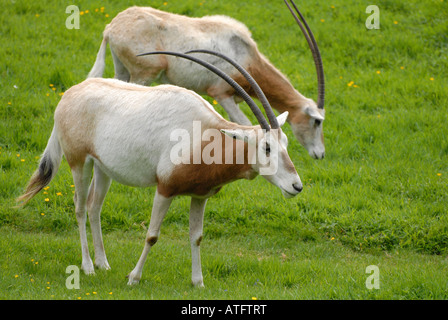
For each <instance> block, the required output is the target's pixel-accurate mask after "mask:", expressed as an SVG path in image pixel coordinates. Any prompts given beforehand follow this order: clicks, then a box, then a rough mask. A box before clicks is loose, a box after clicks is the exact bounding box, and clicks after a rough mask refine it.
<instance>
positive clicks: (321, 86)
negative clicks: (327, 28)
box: [284, 0, 325, 109]
mask: <svg viewBox="0 0 448 320" xmlns="http://www.w3.org/2000/svg"><path fill="white" fill-rule="evenodd" d="M284 1H285V3H286V6H287V7H288V9H289V11H291V14H292V15H293V17H294V19H295V20H296V22H297V24H298V25H299V27H300V29H301V30H302V32H303V35H304V36H305V38H306V41H307V42H308V45H309V47H310V49H311V52H312V53H313V58H314V64H315V65H316V72H317V89H318V97H317V107H318V108H319V109H323V108H324V104H325V78H324V67H323V64H322V57H321V55H320V51H319V47H318V46H317V42H316V39H315V38H314V35H313V33H312V32H311V29H310V27H309V26H308V23H306V20H305V18H304V17H303V15H302V13H300V11H299V9H297V6H296V4H295V3H294V1H292V0H290V1H291V3H292V5H293V6H294V9H295V10H296V12H297V13H298V15H299V17H300V19H299V18H298V17H297V15H296V14H295V13H294V11H293V10H292V9H291V6H290V5H289V3H288V2H287V0H284ZM302 22H303V24H302ZM304 25H305V27H304ZM305 28H306V30H305Z"/></svg>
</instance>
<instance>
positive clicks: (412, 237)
mask: <svg viewBox="0 0 448 320" xmlns="http://www.w3.org/2000/svg"><path fill="white" fill-rule="evenodd" d="M4 2H5V5H2V12H1V14H0V34H1V37H2V39H4V40H5V41H2V45H1V46H0V62H1V63H0V88H1V90H0V117H1V118H0V119H1V121H0V147H1V149H0V242H1V247H0V257H2V259H1V262H0V263H1V268H0V298H1V299H77V298H78V297H81V298H82V299H110V298H112V299H147V298H150V299H251V298H252V297H257V298H258V299H447V298H448V284H447V281H446V277H444V275H446V272H447V258H446V256H447V254H448V250H447V247H448V217H447V204H448V187H447V185H448V138H447V136H448V129H447V126H446V124H447V122H448V107H447V106H448V98H447V93H448V86H447V83H448V77H447V74H448V58H447V57H448V36H447V35H448V25H447V24H446V16H447V15H448V4H447V3H446V1H438V0H427V1H416V0H413V1H386V0H384V1H377V3H375V4H377V5H378V6H379V8H380V10H381V13H380V17H381V29H379V30H367V29H366V28H365V20H366V18H367V16H368V14H366V13H365V8H366V7H367V5H369V4H371V3H369V2H359V1H342V0H335V1H333V2H331V3H330V2H328V3H327V2H323V3H316V2H313V1H301V2H300V4H299V5H300V8H301V9H302V12H303V13H304V15H305V16H306V17H307V20H308V22H309V24H310V25H311V27H312V29H313V31H314V34H315V36H316V38H317V40H318V43H319V47H320V49H321V52H322V56H323V62H324V67H325V76H326V81H327V82H326V83H327V96H326V120H325V122H324V133H325V143H326V157H325V159H324V160H322V161H316V160H313V159H311V158H310V157H309V156H308V154H307V152H306V151H305V150H304V149H303V148H302V147H301V146H300V145H299V144H298V142H297V141H296V140H295V139H294V138H293V135H292V132H291V130H290V128H289V126H287V125H286V126H285V129H284V131H285V133H286V134H287V135H288V137H289V141H290V146H289V153H290V156H291V158H292V159H293V162H294V164H295V165H296V168H297V171H298V173H299V175H300V177H301V179H302V181H303V182H304V191H303V192H302V193H301V194H300V195H299V196H298V197H296V198H294V199H291V200H285V199H284V198H283V197H282V196H281V193H280V191H279V190H278V189H276V188H275V187H274V186H272V185H270V184H269V183H268V182H266V181H265V180H264V179H262V178H260V177H258V178H257V179H255V180H254V181H237V182H235V183H233V184H230V185H228V186H226V187H224V188H223V190H222V191H221V192H220V193H218V194H217V195H216V196H215V197H213V198H211V199H210V200H209V202H208V205H207V208H206V214H205V226H204V240H203V242H202V244H201V247H202V261H203V273H204V282H205V286H206V288H205V289H204V290H198V289H195V288H192V287H191V286H190V272H191V270H190V268H191V267H190V253H189V243H188V208H189V200H188V198H178V199H176V200H175V201H174V202H173V204H172V206H171V208H170V211H169V212H168V214H167V217H166V219H165V221H164V224H163V225H162V234H161V238H160V241H159V242H158V243H157V246H155V247H154V250H153V251H152V252H151V254H150V256H149V258H148V261H147V264H146V266H145V269H144V273H143V279H142V281H141V283H140V284H139V285H138V286H134V287H128V286H127V285H126V280H125V278H124V277H125V275H127V274H128V273H129V272H130V271H131V270H132V268H133V267H134V265H135V263H136V262H137V260H138V257H139V256H140V253H141V250H142V247H143V241H144V235H145V228H144V227H147V226H148V222H149V217H150V208H151V203H152V197H153V195H154V188H152V189H136V188H130V187H126V186H122V185H119V184H117V183H113V185H112V187H111V190H110V192H109V194H108V196H107V198H106V202H105V204H104V207H103V212H102V224H103V233H104V237H105V246H106V253H107V254H108V259H109V262H110V264H111V267H112V270H111V271H108V272H98V273H97V275H96V276H95V277H87V276H84V275H82V276H81V289H80V290H68V289H67V288H66V287H65V280H66V278H67V276H68V274H66V273H65V268H66V267H67V266H69V265H78V266H79V265H80V262H81V261H80V260H81V258H80V244H79V236H78V231H77V225H76V219H75V216H74V207H73V201H72V195H73V193H72V192H73V188H72V187H71V185H72V184H73V182H72V178H71V175H70V171H69V168H68V165H67V164H66V162H65V160H63V162H62V165H61V168H60V170H59V173H58V175H57V176H56V178H55V179H54V180H53V181H52V183H51V184H50V188H49V189H48V190H47V191H46V192H47V194H43V193H41V194H39V195H38V196H36V198H35V199H34V200H33V201H32V202H31V203H30V204H29V205H28V206H26V207H25V208H23V209H19V210H17V209H13V208H12V206H13V205H14V204H15V203H14V199H15V198H16V197H17V196H19V195H20V193H21V192H22V191H23V188H24V186H25V184H26V182H27V181H28V179H29V178H30V176H31V174H32V172H33V171H34V170H35V169H36V166H37V157H39V155H40V154H41V152H42V151H43V149H44V148H45V145H46V143H47V139H48V138H49V135H50V133H51V129H52V126H53V120H52V118H53V111H54V109H55V108H56V105H57V103H58V101H59V99H60V95H59V94H60V93H62V92H64V91H65V90H66V89H67V88H69V87H71V86H72V85H74V84H76V83H79V82H81V81H82V80H84V79H85V77H86V75H87V73H88V72H89V70H90V68H91V66H92V65H93V62H94V60H95V57H96V53H97V50H98V48H99V45H100V42H101V33H102V31H103V29H104V27H105V25H106V24H107V23H108V22H110V20H111V19H112V18H113V17H114V16H115V15H116V14H117V13H118V12H120V11H122V10H124V9H125V8H127V6H128V4H126V3H120V2H118V1H108V2H104V1H94V0H92V1H83V3H82V4H79V7H80V10H83V11H85V10H89V13H85V14H84V15H83V16H81V25H80V29H79V30H69V29H66V28H65V20H66V18H67V17H68V14H65V8H66V6H67V5H69V4H72V3H69V2H66V3H65V2H60V1H45V2H38V1H34V2H30V1H25V0H20V1H14V3H13V2H12V1H4ZM200 2H201V1H199V0H195V1H192V0H188V1H176V2H174V1H167V4H166V5H164V1H149V2H148V1H143V0H142V1H134V4H136V5H151V6H153V7H156V8H161V9H163V10H167V11H171V12H176V13H181V14H187V15H190V16H202V15H207V14H227V15H230V16H232V17H234V18H236V19H238V20H240V21H243V22H244V23H245V24H246V25H247V26H248V27H249V29H250V30H251V31H252V33H253V37H254V39H255V40H256V41H257V43H258V46H259V48H260V50H261V51H262V52H263V53H264V54H265V55H266V56H268V57H269V59H270V60H271V61H272V62H273V63H274V64H275V65H276V66H277V67H278V68H279V69H280V70H282V71H283V72H284V73H285V74H286V75H287V76H288V77H289V78H290V79H291V81H292V83H293V84H294V86H295V87H296V88H298V90H299V91H301V92H302V93H303V94H304V95H306V96H308V97H313V98H314V97H315V95H316V80H315V78H316V77H315V70H314V65H313V63H312V58H311V54H310V52H309V49H308V48H307V46H306V43H305V41H304V39H303V37H302V36H301V34H300V33H299V32H300V31H299V29H298V27H297V26H296V25H295V22H294V21H293V19H292V17H291V16H290V14H289V13H288V11H287V10H286V8H285V6H284V4H283V2H282V1H280V0H278V1H267V0H266V1H256V2H249V3H242V2H241V1H233V0H232V1H225V2H224V1H210V0H208V1H202V5H200ZM102 6H104V7H105V9H104V12H100V11H101V10H99V12H95V8H100V7H102ZM332 6H334V8H333V7H332ZM106 14H108V15H109V17H106ZM322 20H323V21H322ZM394 22H396V23H394ZM105 76H107V77H112V76H113V68H112V59H111V56H110V53H108V55H107V69H106V74H105ZM50 84H52V85H53V86H54V88H55V90H52V89H51V87H50ZM242 107H243V110H244V111H245V112H246V114H248V115H249V116H250V114H249V112H250V111H249V108H248V107H247V106H246V105H243V106H242ZM217 110H218V111H219V112H221V113H223V111H222V109H221V108H220V107H219V106H218V107H217ZM223 114H224V113H223ZM251 118H252V119H254V117H251ZM45 199H49V201H45ZM92 249H93V248H92V246H91V251H92ZM31 259H33V260H34V261H31ZM36 262H38V264H36ZM369 265H377V266H378V267H379V270H380V281H381V287H380V289H379V290H368V289H366V287H365V280H366V278H367V276H368V274H366V273H365V269H366V267H367V266H369ZM16 275H17V277H16ZM31 279H33V281H31ZM47 282H49V284H48V283H47ZM47 287H49V289H47ZM93 292H96V293H97V294H93ZM110 292H112V294H109V293H110ZM87 293H89V295H87Z"/></svg>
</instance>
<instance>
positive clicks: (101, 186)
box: [87, 165, 112, 270]
mask: <svg viewBox="0 0 448 320" xmlns="http://www.w3.org/2000/svg"><path fill="white" fill-rule="evenodd" d="M93 172H94V174H93V180H92V184H91V185H90V189H89V196H88V198H87V212H88V213H89V221H90V228H91V230H92V238H93V245H94V248H95V266H96V267H97V268H99V269H106V270H109V269H110V266H109V263H108V261H107V258H106V252H105V250H104V244H103V236H102V232H101V218H100V215H101V208H102V206H103V202H104V198H105V197H106V194H107V191H109V187H110V184H111V181H112V179H111V178H110V177H109V176H107V175H106V174H105V173H104V172H103V171H102V170H101V169H100V168H99V167H98V166H97V165H94V171H93Z"/></svg>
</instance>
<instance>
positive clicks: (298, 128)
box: [284, 0, 325, 159]
mask: <svg viewBox="0 0 448 320" xmlns="http://www.w3.org/2000/svg"><path fill="white" fill-rule="evenodd" d="M284 1H285V3H286V6H287V7H288V9H289V11H291V14H292V15H293V17H294V19H295V20H296V22H297V24H298V25H299V27H300V29H301V30H302V32H303V35H304V36H305V38H306V41H307V42H308V45H309V47H310V49H311V52H312V54H313V59H314V64H315V66H316V72H317V89H318V96H317V103H315V102H314V101H313V100H311V99H306V100H307V102H306V103H305V104H302V105H301V106H300V107H298V108H297V111H296V112H295V113H294V114H291V115H290V118H289V119H288V122H289V123H290V124H291V127H292V131H293V133H294V135H295V136H296V138H297V140H299V142H300V143H301V144H302V145H303V146H304V147H305V148H306V150H307V151H308V153H309V154H310V156H311V157H313V158H315V159H322V158H323V157H324V156H325V146H324V135H323V131H322V124H323V121H324V119H325V110H324V103H325V79H324V68H323V64H322V58H321V55H320V51H319V47H318V46H317V43H316V39H315V38H314V35H313V33H312V32H311V29H310V27H309V26H308V24H307V22H306V20H305V18H304V17H303V15H302V14H301V13H300V11H299V9H297V6H296V4H295V3H294V1H292V0H290V1H291V3H292V5H293V7H294V9H295V11H296V12H297V14H298V16H297V15H296V14H295V13H294V11H293V10H292V8H291V6H290V5H289V3H288V2H287V0H284Z"/></svg>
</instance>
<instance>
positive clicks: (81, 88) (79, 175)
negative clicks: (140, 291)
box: [18, 53, 302, 286]
mask: <svg viewBox="0 0 448 320" xmlns="http://www.w3.org/2000/svg"><path fill="white" fill-rule="evenodd" d="M171 54H173V53H171ZM176 55H180V56H183V57H184V58H187V59H190V60H193V61H196V62H198V63H201V64H202V65H204V66H206V67H207V68H209V69H211V70H212V71H214V72H215V73H217V74H219V76H221V77H223V78H224V79H225V81H227V82H228V83H229V84H230V85H232V87H233V88H234V89H235V90H236V92H237V93H238V94H239V95H240V96H242V97H243V98H244V99H245V101H246V102H247V103H248V104H249V106H250V107H251V108H252V110H253V112H254V114H255V116H256V118H257V120H258V121H259V123H260V126H261V129H263V130H261V129H260V126H244V125H240V124H236V123H232V122H229V121H227V120H225V119H224V118H223V117H222V116H221V115H219V114H218V113H217V112H216V111H215V110H214V109H213V107H212V106H211V105H210V104H209V103H208V102H207V101H206V100H204V99H203V98H202V97H201V96H199V95H198V94H196V93H195V92H193V91H190V90H188V89H185V88H181V87H176V86H172V85H160V86H156V87H145V86H141V85H138V84H130V83H126V82H122V81H119V80H116V79H98V78H95V79H87V80H85V81H84V82H82V83H80V84H78V85H76V86H73V87H72V88H70V89H69V90H67V91H66V92H65V94H64V96H63V97H62V99H61V101H60V102H59V104H58V106H57V108H56V111H55V114H54V128H53V132H52V134H51V136H50V139H49V141H48V144H47V147H46V148H45V151H44V153H43V155H42V158H41V160H40V164H39V167H38V169H37V170H36V172H35V173H34V175H33V176H32V177H31V179H30V182H29V183H28V186H27V188H26V190H25V193H24V194H23V195H22V196H21V197H19V198H18V201H19V202H21V204H22V205H23V204H25V203H27V202H28V201H29V200H30V199H31V198H32V197H34V196H35V195H36V194H37V193H38V192H39V191H40V190H42V188H44V187H45V186H46V185H47V184H48V183H50V181H51V180H52V178H53V177H54V175H55V174H56V172H57V170H58V167H59V165H60V162H61V159H62V155H65V158H66V159H67V162H68V164H69V166H70V168H71V171H72V175H73V180H74V184H75V196H74V202H75V212H76V218H77V220H78V225H79V231H80V238H81V249H82V269H83V270H84V272H85V273H87V274H92V273H94V265H93V262H92V259H91V258H90V255H89V249H88V245H87V237H86V211H87V212H88V213H89V221H90V225H91V229H92V238H93V244H94V248H95V265H96V266H97V267H99V268H103V269H109V268H110V267H109V263H108V261H107V259H106V254H105V251H104V246H103V240H102V234H101V223H100V211H101V207H102V205H103V201H104V198H105V196H106V193H107V191H108V189H109V186H110V184H111V181H112V180H115V181H117V182H119V183H122V184H125V185H130V186H137V187H148V186H153V185H157V190H156V193H155V196H154V201H153V207H152V213H151V221H150V224H149V229H148V232H147V235H146V241H145V245H144V249H143V253H142V255H141V257H140V259H139V260H138V263H137V265H136V267H135V268H134V270H132V271H131V273H130V274H129V276H128V278H129V282H128V284H134V283H137V282H138V281H139V280H140V278H141V275H142V269H143V265H144V263H145V260H146V257H147V255H148V253H149V251H150V249H151V247H152V246H153V245H154V244H155V243H156V242H157V239H158V237H159V232H160V227H161V224H162V221H163V218H164V216H165V214H166V212H167V210H168V208H169V206H170V204H171V202H172V200H173V198H174V197H175V196H178V195H188V196H191V206H190V242H191V252H192V282H193V284H194V285H197V286H203V277H202V271H201V262H200V254H199V245H200V242H201V240H202V229H203V217H204V209H205V205H206V202H207V198H208V197H210V196H212V195H214V194H215V193H217V192H218V191H219V190H220V189H221V187H222V186H223V185H225V184H227V183H229V182H232V181H234V180H237V179H253V178H254V177H255V176H256V175H257V174H260V175H261V176H263V177H264V178H265V179H266V180H268V181H269V182H271V183H272V184H274V185H276V186H278V187H279V188H280V190H281V191H282V193H283V195H284V196H285V197H286V198H290V197H293V196H295V195H297V194H298V193H299V192H300V191H302V182H301V181H300V178H299V176H298V174H297V172H296V169H295V168H294V165H293V163H292V162H291V159H290V158H289V155H288V152H287V150H286V148H287V138H286V135H285V134H284V133H283V132H282V130H281V128H280V126H281V125H283V124H284V123H285V121H286V118H287V116H288V114H287V112H285V113H283V114H281V115H279V116H278V117H276V116H275V115H274V113H273V111H272V109H271V108H270V106H269V104H263V106H264V108H265V110H266V114H267V116H268V119H269V123H270V124H268V122H267V121H266V119H265V118H264V116H263V113H262V112H261V111H260V110H259V109H258V107H257V105H256V104H255V102H254V101H253V100H251V98H250V97H249V95H247V93H246V92H245V91H244V89H243V88H242V87H240V86H239V85H238V84H237V83H236V82H234V81H233V80H232V79H231V78H230V77H227V76H226V75H225V74H223V72H222V71H220V70H218V69H216V68H215V67H214V66H212V65H209V64H207V62H204V61H202V60H200V59H198V58H195V57H191V56H187V55H182V54H176ZM174 59H178V58H174ZM227 60H228V59H227ZM229 61H230V60H229ZM245 75H246V76H247V74H245ZM249 81H250V82H253V79H250V78H249ZM263 100H264V99H261V101H263ZM198 122H199V123H200V127H199V129H197V128H198V127H197V126H196V125H195V124H197V123H198ZM175 131H180V132H183V134H184V135H183V137H187V138H186V140H185V141H184V140H182V141H181V142H182V147H181V148H179V145H178V144H179V142H178V136H175V137H174V139H173V132H175ZM207 134H208V136H207ZM197 136H199V141H198V139H195V137H197ZM206 136H207V137H206ZM211 137H213V140H212V139H211ZM211 140H212V141H211ZM217 141H221V143H218V144H217ZM185 142H186V144H185ZM211 146H212V147H211ZM173 150H175V152H173ZM179 150H181V151H185V150H187V152H186V153H185V154H184V153H183V152H182V157H179V158H181V160H182V161H177V160H179V158H177V157H176V155H178V151H179ZM207 150H208V151H207ZM189 151H191V153H190V152H189ZM207 152H208V154H209V155H210V158H213V159H212V160H213V161H208V160H210V158H207V157H206V155H207ZM198 153H199V155H201V154H202V157H201V156H199V160H198V159H196V161H195V155H197V154H198ZM212 153H213V156H211V154H212ZM173 155H174V159H173ZM185 155H187V157H185ZM239 155H240V156H241V157H240V158H239V160H240V161H238V156H239ZM92 168H93V172H94V174H93V180H92V182H91V184H90V181H91V176H92ZM89 184H90V187H89Z"/></svg>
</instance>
